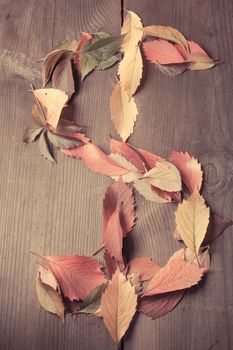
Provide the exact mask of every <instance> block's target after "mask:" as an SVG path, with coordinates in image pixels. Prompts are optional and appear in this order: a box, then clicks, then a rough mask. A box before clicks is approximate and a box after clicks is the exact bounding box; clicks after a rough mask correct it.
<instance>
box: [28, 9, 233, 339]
mask: <svg viewBox="0 0 233 350" xmlns="http://www.w3.org/2000/svg"><path fill="white" fill-rule="evenodd" d="M81 35H82V37H81V39H80V40H79V41H76V40H66V41H65V42H63V43H61V44H59V45H57V46H56V47H55V48H53V49H52V51H51V52H50V53H49V54H48V55H47V56H46V57H45V58H43V59H42V60H41V62H42V81H43V87H42V88H39V89H34V87H33V86H32V87H31V90H32V93H33V97H34V100H35V104H34V105H33V108H32V117H33V121H34V125H33V126H32V127H30V128H28V129H26V131H25V133H24V142H26V143H30V142H33V141H36V140H38V142H39V148H40V153H41V155H42V156H44V157H45V158H46V159H48V160H50V161H54V153H53V151H54V148H58V149H60V150H61V151H62V153H63V154H65V155H68V156H71V157H73V158H76V159H82V161H83V162H84V164H85V166H86V167H87V168H88V169H89V170H90V171H93V172H95V173H100V174H103V175H107V176H110V177H111V178H112V179H114V180H115V183H114V184H112V185H111V186H109V187H108V189H107V191H106V193H105V197H104V200H103V230H102V242H101V243H100V246H99V247H98V248H97V249H96V251H95V252H94V253H93V254H91V255H90V256H79V255H73V256H40V255H39V256H40V257H41V258H42V260H43V261H42V262H41V263H39V266H38V273H37V278H36V292H37V296H38V300H39V302H40V304H41V306H42V307H43V308H44V309H45V310H47V311H49V312H51V313H53V314H56V315H57V316H59V317H60V318H61V319H62V320H64V316H65V314H66V313H71V314H72V316H73V317H74V316H78V315H79V314H81V313H82V314H91V315H93V316H96V317H102V318H103V321H104V324H105V326H106V328H107V330H108V332H109V333H110V335H111V337H112V339H113V340H114V341H115V343H116V344H118V345H119V344H120V342H121V339H122V337H123V336H124V334H125V332H126V331H127V329H128V327H129V325H130V323H131V321H132V319H133V318H134V315H135V313H136V312H140V313H143V314H145V315H147V316H149V317H152V318H153V319H154V318H158V317H161V316H163V315H165V314H166V313H168V312H170V311H171V310H172V309H173V308H174V307H175V306H176V305H177V304H178V303H179V301H180V300H181V299H182V297H183V296H184V293H185V291H186V289H188V288H190V287H192V286H193V285H196V284H198V283H199V281H200V280H201V279H202V278H203V276H204V275H205V274H206V273H207V272H208V271H209V268H210V244H211V243H212V241H213V240H214V239H215V238H216V237H218V236H220V235H221V234H222V233H223V232H224V230H225V229H226V228H227V227H228V226H229V225H232V224H233V222H232V221H231V220H226V219H224V218H222V217H220V216H218V215H216V214H215V213H213V212H210V209H209V208H208V207H207V205H206V203H205V200H204V198H203V196H202V194H201V187H202V182H203V172H202V168H201V164H200V163H199V162H198V160H197V159H196V158H195V157H193V156H192V155H191V154H189V153H188V152H185V153H183V152H177V151H173V152H172V153H171V154H170V156H169V158H168V159H164V158H162V157H161V156H158V155H155V154H153V153H151V152H149V151H146V150H143V149H139V148H136V147H134V146H132V145H130V144H129V143H126V140H127V139H128V137H129V136H130V134H132V133H133V127H134V123H135V121H136V117H137V115H138V110H137V105H136V102H135V99H134V95H135V93H136V91H137V89H138V87H139V85H140V81H141V79H142V74H143V60H142V54H144V55H145V58H146V59H148V60H149V61H150V62H151V63H154V64H155V65H156V67H157V68H158V69H159V70H160V71H161V72H162V73H164V74H167V75H170V76H176V75H178V74H181V73H183V72H185V71H187V70H204V69H209V68H212V67H214V66H215V64H216V63H217V61H216V60H214V59H211V58H210V57H209V56H208V54H207V53H206V52H205V51H204V50H203V49H202V48H201V47H200V46H199V45H198V44H196V43H194V42H192V41H188V40H186V38H185V37H184V35H183V34H182V33H180V32H179V31H178V30H177V29H175V28H171V27H166V26H160V25H157V26H154V25H152V26H147V27H143V25H142V22H141V19H140V18H139V17H138V16H137V15H136V14H135V13H134V12H131V11H129V12H128V14H127V16H126V17H125V20H124V23H123V26H122V28H121V34H120V35H119V36H116V37H112V36H110V35H109V34H107V33H105V32H98V33H94V34H89V33H81ZM148 37H149V38H150V40H149V41H148V40H147V38H148ZM151 37H152V38H153V37H154V38H155V39H153V40H151ZM145 40H146V41H145ZM141 47H142V49H143V50H142V52H141ZM119 54H122V55H123V58H122V59H121V60H120V57H119ZM118 61H119V67H118V74H117V83H116V86H115V88H114V90H113V92H112V94H111V97H110V114H111V119H112V120H113V123H114V126H115V129H116V131H117V133H118V134H119V135H120V137H121V138H122V141H119V140H116V139H113V138H110V150H111V152H110V153H109V154H107V153H105V152H103V151H102V150H101V149H100V148H99V147H98V146H97V145H96V144H95V143H94V142H93V141H91V140H90V139H88V138H87V137H86V136H85V135H84V134H83V128H82V127H81V126H80V125H79V124H78V123H76V122H74V121H71V120H70V117H71V116H69V119H67V118H65V117H64V114H65V113H64V112H65V110H66V107H67V106H68V103H69V101H70V100H71V98H72V96H73V94H74V92H75V80H74V76H75V75H74V70H76V71H77V73H78V75H79V77H80V81H83V80H84V79H85V78H86V77H87V75H88V74H89V73H91V72H92V71H93V70H95V69H97V70H102V69H107V68H109V67H111V66H112V65H114V64H115V63H116V62H118ZM134 189H136V190H137V191H138V192H139V193H140V194H141V195H142V196H144V197H145V198H146V199H147V200H149V201H153V202H157V203H170V202H176V203H178V205H177V210H176V214H175V222H176V229H175V232H174V234H173V238H174V239H176V240H178V241H183V247H182V248H181V249H179V250H178V251H177V252H175V253H174V254H173V255H172V256H171V257H170V258H169V259H168V261H167V263H166V264H165V265H164V266H163V267H160V266H159V265H158V264H156V263H155V262H153V261H152V260H151V259H149V258H147V257H135V258H133V259H132V260H130V261H128V259H127V254H126V251H125V249H124V241H125V239H126V237H127V236H128V234H129V233H130V232H131V231H132V229H133V227H134V225H135V220H136V210H135V199H134ZM100 252H103V259H102V260H103V261H104V262H103V263H100V262H98V261H97V260H95V259H94V258H93V256H94V255H96V254H97V253H100ZM34 254H36V253H34ZM36 255H38V254H36Z"/></svg>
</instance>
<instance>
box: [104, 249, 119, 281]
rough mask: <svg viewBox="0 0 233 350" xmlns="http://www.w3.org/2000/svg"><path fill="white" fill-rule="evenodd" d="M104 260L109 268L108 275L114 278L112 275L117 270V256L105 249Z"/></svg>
mask: <svg viewBox="0 0 233 350" xmlns="http://www.w3.org/2000/svg"><path fill="white" fill-rule="evenodd" d="M104 261H105V265H106V269H107V271H106V272H107V275H108V278H109V279H112V275H113V274H114V273H115V272H116V270H117V262H116V259H115V258H112V257H111V255H110V254H109V253H108V252H106V250H105V251H104Z"/></svg>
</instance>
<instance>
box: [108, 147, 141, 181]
mask: <svg viewBox="0 0 233 350" xmlns="http://www.w3.org/2000/svg"><path fill="white" fill-rule="evenodd" d="M109 158H110V159H112V160H113V161H114V162H116V163H117V164H118V165H119V166H121V167H123V168H124V169H127V170H128V171H129V172H128V173H127V174H125V175H122V180H123V181H124V182H128V183H130V182H132V181H135V180H137V179H139V178H141V177H142V175H141V174H140V173H139V172H138V171H137V168H136V167H135V166H134V165H133V164H132V163H130V162H129V161H128V160H127V159H125V157H123V156H122V155H120V154H118V153H111V154H109ZM112 178H113V179H114V180H118V179H119V176H112Z"/></svg>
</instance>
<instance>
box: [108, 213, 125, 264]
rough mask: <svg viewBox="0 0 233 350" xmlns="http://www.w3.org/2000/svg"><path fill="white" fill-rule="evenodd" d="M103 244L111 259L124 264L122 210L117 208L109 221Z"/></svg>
mask: <svg viewBox="0 0 233 350" xmlns="http://www.w3.org/2000/svg"><path fill="white" fill-rule="evenodd" d="M103 244H104V247H105V249H106V251H107V252H108V253H109V254H110V256H111V257H114V258H115V259H116V260H117V261H118V262H119V263H121V264H123V263H124V262H123V257H122V248H123V230H122V227H121V223H120V208H117V209H116V210H115V211H114V212H113V213H112V215H111V216H110V218H109V219H108V221H107V224H106V226H105V228H104V230H103Z"/></svg>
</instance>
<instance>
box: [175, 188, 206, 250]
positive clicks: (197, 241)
mask: <svg viewBox="0 0 233 350" xmlns="http://www.w3.org/2000/svg"><path fill="white" fill-rule="evenodd" d="M209 216H210V210H209V208H207V206H206V205H205V201H204V198H203V197H202V196H201V195H200V194H199V193H198V192H194V193H193V194H192V195H191V196H190V197H188V199H187V200H183V202H182V203H181V204H179V206H178V209H177V212H176V230H177V231H178V232H179V234H180V237H181V239H182V240H183V241H184V243H185V245H186V246H187V247H188V248H189V249H191V251H193V252H194V253H195V254H196V256H198V252H199V248H200V246H201V244H202V242H203V240H204V238H205V234H206V230H207V226H208V223H209Z"/></svg>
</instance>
